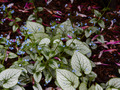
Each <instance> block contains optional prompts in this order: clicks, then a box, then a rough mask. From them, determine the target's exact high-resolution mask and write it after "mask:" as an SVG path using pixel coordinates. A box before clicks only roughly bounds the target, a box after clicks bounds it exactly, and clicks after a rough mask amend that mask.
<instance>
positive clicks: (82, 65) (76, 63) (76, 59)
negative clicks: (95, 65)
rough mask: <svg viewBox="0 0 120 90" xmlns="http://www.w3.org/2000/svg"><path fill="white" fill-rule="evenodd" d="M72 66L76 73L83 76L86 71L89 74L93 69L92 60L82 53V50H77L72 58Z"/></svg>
mask: <svg viewBox="0 0 120 90" xmlns="http://www.w3.org/2000/svg"><path fill="white" fill-rule="evenodd" d="M71 66H72V68H73V70H75V71H76V72H75V74H76V75H78V76H81V75H82V73H81V72H83V71H84V73H85V74H89V73H90V72H91V70H92V66H91V63H90V60H89V59H88V58H87V57H86V56H84V55H83V54H81V53H80V52H77V51H75V52H74V54H73V56H72V59H71Z"/></svg>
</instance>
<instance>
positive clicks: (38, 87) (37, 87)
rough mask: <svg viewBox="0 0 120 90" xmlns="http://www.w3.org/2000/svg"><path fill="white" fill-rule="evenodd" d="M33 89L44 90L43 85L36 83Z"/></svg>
mask: <svg viewBox="0 0 120 90" xmlns="http://www.w3.org/2000/svg"><path fill="white" fill-rule="evenodd" d="M33 89H34V90H43V89H42V87H41V85H40V84H39V83H36V84H35V85H34V86H33Z"/></svg>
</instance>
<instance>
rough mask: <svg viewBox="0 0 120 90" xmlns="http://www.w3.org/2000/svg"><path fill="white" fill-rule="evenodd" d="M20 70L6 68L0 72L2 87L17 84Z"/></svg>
mask: <svg viewBox="0 0 120 90" xmlns="http://www.w3.org/2000/svg"><path fill="white" fill-rule="evenodd" d="M21 72H22V70H19V69H6V70H4V71H2V72H1V73H0V81H3V87H4V88H10V87H12V86H14V85H16V84H17V82H18V78H19V76H20V74H21Z"/></svg>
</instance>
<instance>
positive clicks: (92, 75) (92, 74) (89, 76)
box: [87, 71, 97, 81]
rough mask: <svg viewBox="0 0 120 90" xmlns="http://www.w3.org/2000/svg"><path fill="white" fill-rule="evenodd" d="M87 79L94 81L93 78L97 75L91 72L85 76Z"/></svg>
mask: <svg viewBox="0 0 120 90" xmlns="http://www.w3.org/2000/svg"><path fill="white" fill-rule="evenodd" d="M87 78H89V81H94V80H95V78H97V74H96V73H94V72H93V71H92V72H91V73H90V74H88V75H87Z"/></svg>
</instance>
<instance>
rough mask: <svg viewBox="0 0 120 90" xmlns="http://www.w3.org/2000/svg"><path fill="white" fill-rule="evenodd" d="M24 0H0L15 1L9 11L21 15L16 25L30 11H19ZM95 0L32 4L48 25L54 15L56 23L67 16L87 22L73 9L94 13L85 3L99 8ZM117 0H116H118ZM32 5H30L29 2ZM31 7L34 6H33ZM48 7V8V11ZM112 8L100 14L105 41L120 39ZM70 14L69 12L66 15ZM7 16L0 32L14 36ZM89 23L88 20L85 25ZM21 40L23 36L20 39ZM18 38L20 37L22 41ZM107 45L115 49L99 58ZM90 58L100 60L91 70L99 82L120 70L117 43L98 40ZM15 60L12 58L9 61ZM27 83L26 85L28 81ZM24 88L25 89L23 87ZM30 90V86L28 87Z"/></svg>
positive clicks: (118, 17)
mask: <svg viewBox="0 0 120 90" xmlns="http://www.w3.org/2000/svg"><path fill="white" fill-rule="evenodd" d="M26 1H27V0H9V1H7V0H6V2H0V5H2V4H3V3H4V4H5V5H8V4H10V3H14V6H12V8H11V9H14V11H15V12H14V13H13V14H12V16H13V18H15V17H19V18H21V19H22V22H19V25H23V24H24V23H23V22H25V21H26V20H27V18H28V16H29V15H30V14H32V12H33V9H30V10H28V12H27V13H26V12H22V11H19V10H20V9H21V10H24V6H25V4H26ZM95 1H96V0H85V1H84V0H74V2H73V4H71V2H70V0H53V1H52V2H51V3H49V5H47V4H46V2H45V0H35V7H38V6H39V7H44V10H43V11H42V12H40V13H38V16H39V17H41V18H42V19H43V23H42V24H43V25H44V26H50V22H52V21H56V19H58V17H57V16H59V18H60V21H56V23H61V22H64V21H65V20H66V19H67V18H70V19H71V20H72V22H74V23H75V22H82V23H83V24H84V23H88V21H89V20H90V19H89V18H88V17H79V16H76V14H75V12H76V11H77V12H80V13H82V14H85V15H87V16H91V17H93V12H92V10H88V7H93V6H94V8H96V9H98V10H99V11H101V10H102V9H103V5H101V3H100V2H95ZM118 1H119V0H118ZM79 5H80V6H81V11H79V9H78V8H77V7H78V6H79ZM65 6H66V7H65ZM31 7H32V6H31ZM32 8H34V7H32ZM47 9H49V10H50V11H47ZM119 10H120V2H118V3H117V6H116V8H115V10H114V11H119ZM54 11H61V12H62V15H57V16H56V14H55V13H54ZM114 11H107V12H105V14H104V15H103V16H104V17H105V18H107V19H108V21H107V20H106V19H104V21H105V25H106V28H105V29H104V30H103V32H102V35H104V38H105V41H108V42H110V41H111V40H114V41H119V42H120V12H119V14H118V13H115V12H114ZM68 14H70V16H69V15H68ZM2 17H3V14H0V18H2ZM113 19H116V22H115V23H114V24H113V26H112V28H111V29H108V27H109V26H110V24H111V23H110V21H111V20H113ZM9 22H10V21H9V20H6V21H5V22H4V24H3V25H2V24H1V25H0V34H3V35H4V36H6V34H7V35H8V34H9V33H10V32H11V35H10V38H13V39H14V38H15V37H16V36H18V35H20V34H19V33H18V32H16V33H13V32H12V27H10V26H9V25H8V24H9ZM89 25H90V24H89V23H88V26H89ZM22 40H23V39H22ZM22 40H21V41H22ZM107 49H117V50H116V51H112V52H103V54H102V56H101V57H100V58H98V57H99V54H100V51H102V50H107ZM12 51H13V52H16V50H12ZM90 59H91V60H92V61H93V62H101V63H103V64H99V65H96V67H94V68H93V71H94V72H95V73H97V75H98V76H97V78H96V80H95V81H96V82H97V83H102V82H107V81H108V80H109V79H110V78H112V77H120V74H119V73H118V68H120V65H119V64H120V44H109V45H108V48H105V47H103V45H101V44H98V47H97V49H94V50H92V57H91V58H90ZM14 61H15V60H13V61H11V62H12V63H13V62H14ZM11 62H6V63H5V66H6V67H9V66H10V65H11V64H12V63H11ZM41 83H44V80H42V81H41ZM28 86H29V85H28ZM42 86H43V88H45V87H56V86H55V85H53V82H51V83H50V84H48V85H47V86H44V84H42ZM26 90H27V89H26ZM29 90H30V89H29Z"/></svg>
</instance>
